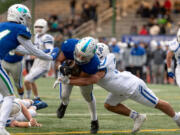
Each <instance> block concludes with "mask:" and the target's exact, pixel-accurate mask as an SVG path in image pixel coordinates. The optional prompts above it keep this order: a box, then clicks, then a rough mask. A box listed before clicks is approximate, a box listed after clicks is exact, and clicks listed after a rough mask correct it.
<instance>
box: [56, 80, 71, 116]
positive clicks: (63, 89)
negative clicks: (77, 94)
mask: <svg viewBox="0 0 180 135" xmlns="http://www.w3.org/2000/svg"><path fill="white" fill-rule="evenodd" d="M72 88H73V86H72V85H67V84H61V83H60V84H59V94H60V99H61V104H60V105H59V107H58V109H57V117H58V118H60V119H61V118H63V117H64V114H65V112H66V108H67V106H68V104H69V97H70V95H71V91H72Z"/></svg>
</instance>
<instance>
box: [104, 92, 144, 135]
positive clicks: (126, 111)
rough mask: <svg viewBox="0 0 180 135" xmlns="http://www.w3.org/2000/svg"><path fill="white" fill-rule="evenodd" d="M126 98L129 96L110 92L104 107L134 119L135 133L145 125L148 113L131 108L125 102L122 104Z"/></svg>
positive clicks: (133, 130)
mask: <svg viewBox="0 0 180 135" xmlns="http://www.w3.org/2000/svg"><path fill="white" fill-rule="evenodd" d="M126 99H128V96H123V95H114V94H112V93H109V95H108V96H107V98H106V100H105V104H104V107H105V108H106V109H107V110H109V111H111V112H114V113H117V114H121V115H124V116H128V117H130V118H131V119H133V120H134V127H133V129H132V132H133V133H135V132H137V131H138V130H139V129H140V128H141V126H142V125H143V123H144V121H145V120H146V115H145V114H139V113H137V112H136V111H134V110H132V109H131V108H128V107H127V106H125V105H124V104H121V102H123V101H125V100H126Z"/></svg>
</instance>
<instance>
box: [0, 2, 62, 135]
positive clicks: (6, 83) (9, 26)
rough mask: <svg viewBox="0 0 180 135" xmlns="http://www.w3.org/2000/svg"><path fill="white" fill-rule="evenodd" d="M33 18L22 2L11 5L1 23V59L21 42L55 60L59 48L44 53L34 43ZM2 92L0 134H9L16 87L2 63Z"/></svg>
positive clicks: (0, 87) (30, 51)
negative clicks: (49, 52) (31, 24)
mask: <svg viewBox="0 0 180 135" xmlns="http://www.w3.org/2000/svg"><path fill="white" fill-rule="evenodd" d="M30 20H31V14H30V11H29V9H28V8H27V7H26V6H24V5H22V4H15V5H12V6H11V7H9V9H8V13H7V21H8V22H3V23H0V48H1V49H0V60H3V59H4V58H5V56H6V55H7V54H8V53H9V52H10V51H12V50H13V49H16V48H17V47H19V45H20V44H21V45H22V46H21V48H24V50H26V51H27V52H29V53H31V54H33V55H35V56H37V57H40V58H42V59H46V60H55V59H56V57H57V55H58V52H59V49H58V48H56V49H54V50H53V52H52V53H51V55H48V54H46V53H44V52H43V51H41V50H39V49H37V48H36V47H34V45H33V44H32V42H31V40H30V38H31V33H30V31H29V28H28V27H27V26H28V23H29V22H30ZM0 93H1V94H2V95H3V97H4V102H3V103H2V106H1V109H0V112H1V113H0V135H9V133H8V132H7V131H6V129H5V124H6V121H7V118H8V117H9V114H10V112H11V108H12V102H13V100H14V89H13V86H12V84H11V81H10V79H9V77H8V75H7V73H6V72H5V70H4V69H3V68H2V66H1V64H0Z"/></svg>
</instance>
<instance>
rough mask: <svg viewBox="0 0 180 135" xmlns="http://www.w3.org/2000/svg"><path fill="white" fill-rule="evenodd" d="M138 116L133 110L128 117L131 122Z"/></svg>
mask: <svg viewBox="0 0 180 135" xmlns="http://www.w3.org/2000/svg"><path fill="white" fill-rule="evenodd" d="M137 116H138V113H137V112H136V111H134V110H131V112H130V115H129V117H130V118H131V119H133V120H135V119H136V118H137Z"/></svg>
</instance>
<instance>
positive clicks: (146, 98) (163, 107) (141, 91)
mask: <svg viewBox="0 0 180 135" xmlns="http://www.w3.org/2000/svg"><path fill="white" fill-rule="evenodd" d="M130 99H132V100H134V101H136V102H138V103H141V104H143V105H146V106H149V107H154V108H156V109H159V110H160V111H162V112H163V113H165V114H166V115H168V116H169V117H171V118H172V119H173V120H174V121H175V122H176V123H177V125H178V126H179V127H180V114H179V113H176V112H175V111H174V109H173V108H172V106H171V105H170V104H169V103H167V102H166V101H163V100H161V99H158V98H157V97H156V95H155V94H154V93H153V92H152V91H151V90H150V89H149V88H148V87H147V86H146V84H145V83H144V81H142V80H140V82H139V87H138V88H137V89H136V91H135V92H134V93H133V95H132V96H131V97H130Z"/></svg>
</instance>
